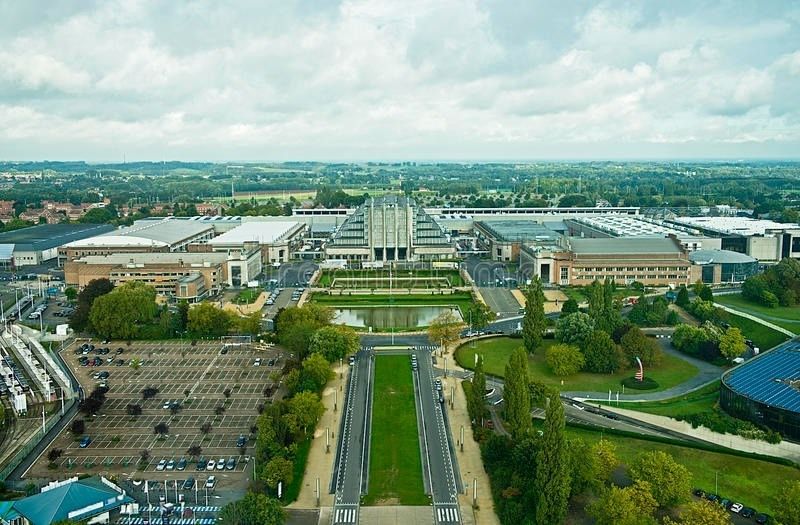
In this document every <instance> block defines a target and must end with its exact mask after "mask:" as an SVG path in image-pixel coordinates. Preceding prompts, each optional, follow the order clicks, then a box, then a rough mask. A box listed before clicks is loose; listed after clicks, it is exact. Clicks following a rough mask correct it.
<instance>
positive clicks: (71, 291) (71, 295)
mask: <svg viewBox="0 0 800 525" xmlns="http://www.w3.org/2000/svg"><path fill="white" fill-rule="evenodd" d="M64 295H66V296H67V301H69V302H74V301H75V300H76V299H77V298H78V290H76V289H75V288H73V287H72V286H68V287H66V288H64Z"/></svg>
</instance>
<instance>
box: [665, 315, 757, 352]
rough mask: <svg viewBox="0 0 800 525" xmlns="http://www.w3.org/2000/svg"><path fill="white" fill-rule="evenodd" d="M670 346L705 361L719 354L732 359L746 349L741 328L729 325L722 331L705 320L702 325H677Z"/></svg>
mask: <svg viewBox="0 0 800 525" xmlns="http://www.w3.org/2000/svg"><path fill="white" fill-rule="evenodd" d="M672 346H674V347H675V348H676V349H677V350H680V351H681V352H684V353H686V354H689V355H691V356H694V357H699V358H700V359H704V360H706V361H714V360H715V359H717V358H719V357H720V356H722V357H724V358H725V359H734V358H736V357H739V356H740V355H742V353H744V351H745V350H747V345H746V344H745V338H744V335H742V332H741V330H739V329H738V328H736V327H735V326H731V327H728V328H727V329H726V330H724V331H723V330H722V329H720V328H719V327H717V326H716V325H715V324H713V323H710V322H705V323H703V324H702V326H691V325H686V324H682V325H680V326H678V327H677V328H675V332H674V333H673V334H672Z"/></svg>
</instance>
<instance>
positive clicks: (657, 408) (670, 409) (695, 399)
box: [602, 381, 719, 417]
mask: <svg viewBox="0 0 800 525" xmlns="http://www.w3.org/2000/svg"><path fill="white" fill-rule="evenodd" d="M717 402H719V381H717V382H715V383H712V384H710V385H707V386H704V387H703V388H701V389H699V390H695V391H694V392H690V393H688V394H686V395H683V396H679V397H673V398H672V399H665V400H664V401H647V402H642V403H619V404H617V403H613V402H612V403H608V402H605V401H603V402H602V404H603V405H611V406H619V407H620V408H626V409H628V410H638V411H639V412H647V413H649V414H656V415H659V416H667V417H675V416H685V415H688V414H696V413H699V412H709V411H711V410H712V409H713V408H714V407H715V406H716V405H717Z"/></svg>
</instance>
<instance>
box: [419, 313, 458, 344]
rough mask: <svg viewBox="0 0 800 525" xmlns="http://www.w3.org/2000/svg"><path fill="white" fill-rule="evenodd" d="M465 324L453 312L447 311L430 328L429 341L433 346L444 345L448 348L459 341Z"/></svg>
mask: <svg viewBox="0 0 800 525" xmlns="http://www.w3.org/2000/svg"><path fill="white" fill-rule="evenodd" d="M463 324H464V323H463V322H462V321H460V320H459V319H458V317H456V314H454V313H453V311H452V310H445V311H443V312H442V313H440V314H439V315H438V316H437V317H436V319H434V320H433V321H431V324H430V326H428V340H429V341H430V342H431V344H435V345H438V344H442V345H444V346H445V347H446V346H447V345H449V344H451V343H453V342H455V341H456V340H458V337H459V334H460V333H461V327H462V326H463Z"/></svg>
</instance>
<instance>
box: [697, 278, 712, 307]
mask: <svg viewBox="0 0 800 525" xmlns="http://www.w3.org/2000/svg"><path fill="white" fill-rule="evenodd" d="M694 293H695V295H696V296H697V297H699V298H700V299H701V300H703V301H709V302H712V303H713V302H714V292H713V291H711V288H709V287H708V286H706V285H705V284H703V281H700V280H698V281H697V282H696V283H694Z"/></svg>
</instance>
